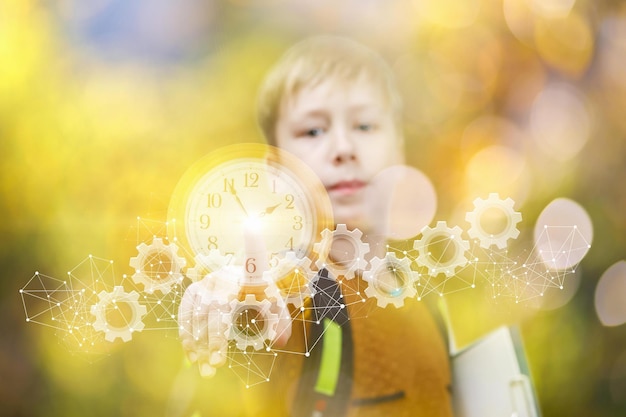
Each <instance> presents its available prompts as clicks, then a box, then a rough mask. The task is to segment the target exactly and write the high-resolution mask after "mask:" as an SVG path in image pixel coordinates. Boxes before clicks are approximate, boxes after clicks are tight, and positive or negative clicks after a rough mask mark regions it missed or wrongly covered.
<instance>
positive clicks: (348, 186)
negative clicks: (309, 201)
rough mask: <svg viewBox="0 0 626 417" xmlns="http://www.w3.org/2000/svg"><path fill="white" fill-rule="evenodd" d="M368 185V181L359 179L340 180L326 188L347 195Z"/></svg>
mask: <svg viewBox="0 0 626 417" xmlns="http://www.w3.org/2000/svg"><path fill="white" fill-rule="evenodd" d="M366 185H367V183H365V182H364V181H359V180H351V181H339V182H336V183H335V184H332V185H330V186H329V187H327V188H326V189H327V190H328V192H332V193H336V194H340V195H346V196H347V195H352V194H355V193H357V192H359V191H361V190H362V189H363V188H364V187H365V186H366Z"/></svg>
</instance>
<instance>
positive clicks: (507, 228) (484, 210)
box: [465, 193, 522, 249]
mask: <svg viewBox="0 0 626 417" xmlns="http://www.w3.org/2000/svg"><path fill="white" fill-rule="evenodd" d="M513 204H514V201H513V200H512V199H511V198H510V197H509V198H507V199H506V200H502V199H501V198H500V195H499V194H498V193H491V194H489V197H488V198H487V199H481V198H477V199H475V200H474V210H473V211H470V212H468V213H467V214H466V215H465V220H467V221H468V222H469V224H470V226H471V227H470V228H469V230H468V231H467V233H468V234H469V236H470V237H471V238H472V239H478V241H479V242H480V246H481V247H483V248H489V247H490V246H491V245H495V246H497V247H498V248H499V249H504V248H506V245H507V240H509V239H515V238H516V237H517V236H518V235H519V230H518V229H517V227H516V225H517V223H519V222H520V221H522V214H521V213H519V212H516V211H515V210H514V209H513ZM489 212H497V216H496V217H497V220H496V221H497V222H498V223H501V219H503V218H504V219H505V220H506V224H505V225H504V226H500V228H499V229H500V230H496V231H495V233H494V231H493V230H489V231H488V230H486V228H485V224H484V221H486V220H488V219H485V218H484V217H485V214H489Z"/></svg>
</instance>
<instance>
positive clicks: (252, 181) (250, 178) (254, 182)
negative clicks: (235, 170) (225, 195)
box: [244, 172, 259, 188]
mask: <svg viewBox="0 0 626 417" xmlns="http://www.w3.org/2000/svg"><path fill="white" fill-rule="evenodd" d="M258 186H259V174H257V173H256V172H250V173H248V172H246V175H245V177H244V187H246V188H257V187H258Z"/></svg>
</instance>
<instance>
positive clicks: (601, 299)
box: [595, 261, 626, 326]
mask: <svg viewBox="0 0 626 417" xmlns="http://www.w3.org/2000/svg"><path fill="white" fill-rule="evenodd" d="M625 299H626V261H619V262H617V263H615V264H613V265H612V266H610V267H609V269H607V270H606V271H605V272H604V274H602V276H601V277H600V280H599V281H598V285H597V286H596V294H595V305H596V313H597V314H598V318H599V319H600V321H601V322H602V324H603V325H605V326H619V325H621V324H624V323H626V303H625V302H624V300H625Z"/></svg>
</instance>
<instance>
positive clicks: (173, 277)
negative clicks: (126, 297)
mask: <svg viewBox="0 0 626 417" xmlns="http://www.w3.org/2000/svg"><path fill="white" fill-rule="evenodd" d="M137 251H138V252H139V253H138V255H137V256H135V257H133V258H130V266H132V267H133V268H135V273H134V274H133V276H132V278H133V281H135V283H137V284H139V283H141V284H143V286H144V290H145V291H146V292H147V293H148V294H152V293H153V292H154V291H161V294H167V293H169V292H170V290H171V289H172V286H173V285H174V284H177V283H180V282H181V281H182V280H183V275H182V273H181V270H182V268H183V267H184V266H185V265H186V264H187V260H186V259H185V258H183V257H181V256H178V254H177V252H178V247H177V246H176V244H174V243H170V244H165V243H163V240H162V239H161V238H158V237H155V238H154V239H152V243H151V244H150V245H146V244H145V243H141V244H140V245H139V246H137Z"/></svg>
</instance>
